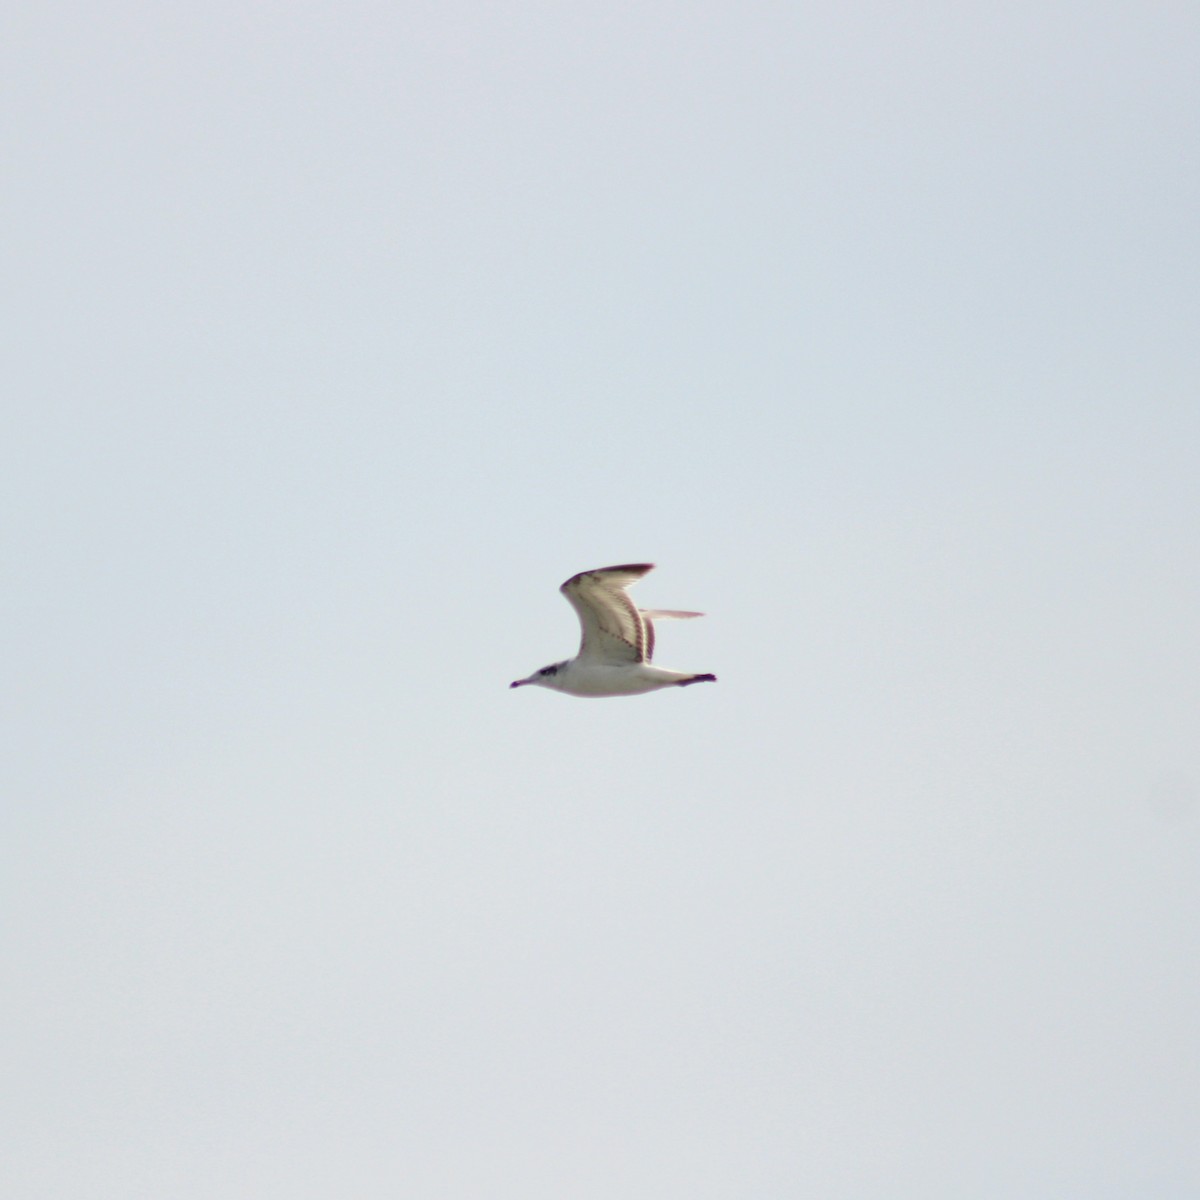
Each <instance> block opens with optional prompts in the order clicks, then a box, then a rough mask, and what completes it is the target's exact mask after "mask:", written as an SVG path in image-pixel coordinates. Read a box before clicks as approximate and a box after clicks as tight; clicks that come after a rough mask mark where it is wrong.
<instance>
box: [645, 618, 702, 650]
mask: <svg viewBox="0 0 1200 1200" xmlns="http://www.w3.org/2000/svg"><path fill="white" fill-rule="evenodd" d="M638 612H640V613H641V614H642V624H643V625H644V626H645V627H646V662H649V661H650V660H651V659H652V658H653V657H654V622H655V621H658V620H664V621H667V620H670V621H683V620H686V619H687V618H689V617H702V616H704V614H703V613H698V612H684V611H683V610H682V609H680V608H639V609H638Z"/></svg>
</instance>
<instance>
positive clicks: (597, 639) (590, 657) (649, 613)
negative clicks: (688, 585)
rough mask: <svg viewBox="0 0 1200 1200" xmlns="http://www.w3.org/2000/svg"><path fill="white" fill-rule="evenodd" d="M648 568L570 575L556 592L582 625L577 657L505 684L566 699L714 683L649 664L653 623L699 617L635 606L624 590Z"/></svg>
mask: <svg viewBox="0 0 1200 1200" xmlns="http://www.w3.org/2000/svg"><path fill="white" fill-rule="evenodd" d="M652 569H653V565H652V564H651V563H636V564H631V565H628V566H621V567H601V568H600V569H599V570H596V571H581V572H580V573H579V574H578V575H573V576H571V578H570V579H568V580H567V582H566V583H564V584H563V585H562V588H561V589H560V590H561V591H562V593H563V595H564V596H566V598H567V599H568V600H569V601H570V602H571V605H572V607H573V608H574V609H575V611H576V613H578V615H579V622H580V624H581V625H582V626H583V639H582V641H581V643H580V646H579V653H578V654H577V655H576V656H575V657H574V658H571V659H567V660H566V661H565V662H560V663H554V664H552V665H551V666H549V667H543V668H542V669H541V670H540V671H535V672H534V673H533V674H532V675H530V676H529V677H528V678H527V679H517V680H514V681H513V682H512V683H511V684H510V685H509V686H510V687H523V686H525V685H527V684H534V685H536V686H537V687H544V688H551V689H553V690H554V691H556V692H566V693H567V694H568V695H570V696H636V695H638V694H640V693H641V692H654V691H657V690H658V689H659V688H665V687H687V686H688V685H689V684H692V683H715V682H716V678H717V677H716V676H715V675H707V674H705V675H698V674H695V673H694V672H690V671H669V670H667V669H666V668H664V667H656V666H653V665H652V664H651V662H650V659H651V657H652V656H653V654H654V620H655V619H657V618H686V617H699V616H702V615H703V614H702V613H697V612H682V611H680V610H678V609H649V608H642V609H640V608H638V607H637V605H635V604H634V603H633V601H632V600H630V598H629V594H628V592H627V591H626V589H627V588H628V587H629V586H630V585H631V584H634V583H636V582H637V581H638V580H639V579H641V577H642V576H643V575H645V574H646V572H647V571H650V570H652Z"/></svg>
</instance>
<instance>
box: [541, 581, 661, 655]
mask: <svg viewBox="0 0 1200 1200" xmlns="http://www.w3.org/2000/svg"><path fill="white" fill-rule="evenodd" d="M653 569H654V564H653V563H633V564H630V565H627V566H623V567H601V568H600V569H599V570H596V571H580V573H579V574H578V575H572V576H571V578H570V579H568V580H567V582H566V583H564V584H563V585H562V588H561V589H560V590H561V591H562V594H563V595H564V596H566V598H567V599H568V600H570V602H571V606H572V607H573V608H574V609H575V611H576V612H577V613H578V614H579V623H580V624H581V625H582V626H583V640H582V641H581V642H580V643H579V657H580V658H581V659H584V660H586V661H589V662H594V663H611V664H613V665H617V664H619V663H639V662H646V661H648V659H649V657H650V656H649V654H648V653H647V646H646V638H647V632H646V622H645V621H643V620H642V616H641V613H639V612H638V609H637V605H636V604H634V602H633V601H632V600H630V598H629V595H628V594H627V593H626V591H625V589H626V588H627V587H629V586H630V585H631V584H634V583H637V581H638V580H639V579H641V577H642V576H643V575H645V574H646V572H647V571H652V570H653Z"/></svg>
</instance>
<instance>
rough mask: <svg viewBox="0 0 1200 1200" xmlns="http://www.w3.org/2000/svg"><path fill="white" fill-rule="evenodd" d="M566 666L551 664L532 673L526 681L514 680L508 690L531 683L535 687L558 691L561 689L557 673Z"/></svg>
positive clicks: (564, 664)
mask: <svg viewBox="0 0 1200 1200" xmlns="http://www.w3.org/2000/svg"><path fill="white" fill-rule="evenodd" d="M566 665H567V664H566V663H565V662H560V663H551V665H550V666H548V667H543V668H542V669H541V670H540V671H534V673H533V674H532V675H530V676H529V678H528V679H514V680H513V681H512V683H510V684H509V685H508V686H509V687H510V688H515V687H524V686H525V685H526V684H527V683H532V684H535V685H536V686H537V687H545V688H553V689H554V690H555V691H558V690H560V689H561V687H562V679H561V678H560V677H559V674H558V673H559V671H561V670H562V669H563V667H565V666H566Z"/></svg>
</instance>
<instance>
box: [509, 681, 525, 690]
mask: <svg viewBox="0 0 1200 1200" xmlns="http://www.w3.org/2000/svg"><path fill="white" fill-rule="evenodd" d="M524 682H525V681H524V680H523V679H514V680H513V681H512V683H510V684H509V685H508V686H509V687H510V688H515V687H520V686H521V684H523V683H524Z"/></svg>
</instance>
